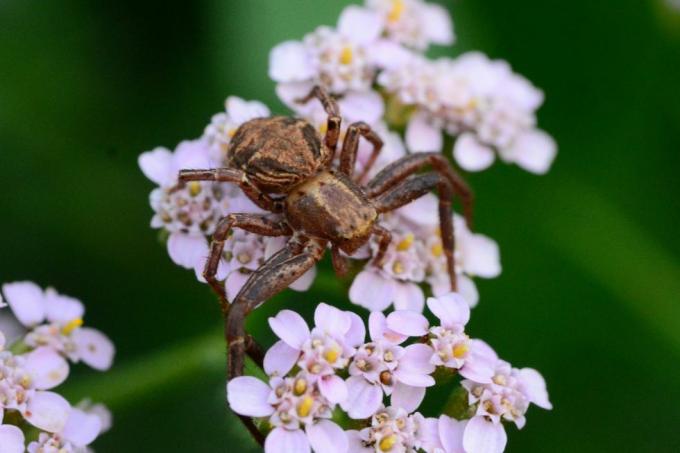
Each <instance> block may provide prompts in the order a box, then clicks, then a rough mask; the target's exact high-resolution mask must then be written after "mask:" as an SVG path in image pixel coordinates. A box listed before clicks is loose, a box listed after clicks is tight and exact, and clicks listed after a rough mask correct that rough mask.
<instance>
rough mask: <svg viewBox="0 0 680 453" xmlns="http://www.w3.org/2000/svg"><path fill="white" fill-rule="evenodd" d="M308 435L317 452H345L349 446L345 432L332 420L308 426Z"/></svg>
mask: <svg viewBox="0 0 680 453" xmlns="http://www.w3.org/2000/svg"><path fill="white" fill-rule="evenodd" d="M307 437H308V439H309V443H310V444H311V446H312V449H313V450H314V452H315V453H345V452H346V451H348V448H349V441H348V439H347V435H346V434H345V432H344V431H343V430H342V428H340V427H339V426H338V425H336V424H335V423H333V422H332V421H330V420H321V421H319V422H318V423H315V424H313V425H311V426H307Z"/></svg>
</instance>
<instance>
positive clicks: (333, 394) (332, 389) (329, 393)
mask: <svg viewBox="0 0 680 453" xmlns="http://www.w3.org/2000/svg"><path fill="white" fill-rule="evenodd" d="M318 385H319V390H320V391H321V394H322V395H323V396H324V397H325V398H326V399H327V400H328V401H330V402H331V403H333V404H339V403H342V402H343V401H345V400H346V399H347V384H345V381H343V380H342V378H340V377H339V376H336V375H334V374H332V375H329V376H323V377H321V378H320V379H319V384H318Z"/></svg>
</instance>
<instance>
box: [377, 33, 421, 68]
mask: <svg viewBox="0 0 680 453" xmlns="http://www.w3.org/2000/svg"><path fill="white" fill-rule="evenodd" d="M414 56H415V54H414V53H413V52H411V51H410V50H408V49H406V48H405V47H404V46H402V45H400V44H399V43H397V42H394V41H392V40H389V39H378V40H377V41H375V42H374V43H372V44H371V45H370V47H369V51H368V55H367V58H368V59H369V61H370V62H371V63H372V64H374V65H376V66H378V67H380V68H383V69H397V68H400V67H402V66H403V65H404V64H406V63H408V62H409V61H410V60H411V59H412V58H414Z"/></svg>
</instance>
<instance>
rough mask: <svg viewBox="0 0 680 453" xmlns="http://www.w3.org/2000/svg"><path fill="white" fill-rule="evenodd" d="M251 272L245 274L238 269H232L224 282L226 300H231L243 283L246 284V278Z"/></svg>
mask: <svg viewBox="0 0 680 453" xmlns="http://www.w3.org/2000/svg"><path fill="white" fill-rule="evenodd" d="M251 275H252V274H246V273H244V272H240V271H233V272H231V273H230V274H229V275H228V276H227V279H226V281H225V282H224V285H225V290H226V291H227V300H228V301H229V302H233V300H234V298H235V297H236V296H237V295H238V293H239V291H241V288H243V285H245V284H246V282H247V281H248V279H249V278H250V276H251Z"/></svg>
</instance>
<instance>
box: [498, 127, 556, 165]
mask: <svg viewBox="0 0 680 453" xmlns="http://www.w3.org/2000/svg"><path fill="white" fill-rule="evenodd" d="M556 155H557V144H556V143H555V140H554V139H553V138H552V137H551V136H550V135H548V134H546V133H545V132H543V131H541V130H531V131H528V132H525V133H524V134H522V135H520V136H519V137H518V138H517V139H516V140H515V142H514V143H513V144H512V146H511V147H510V148H509V149H507V150H501V156H502V157H503V159H505V160H507V161H509V162H515V163H516V164H517V165H519V166H520V167H522V168H523V169H525V170H527V171H530V172H532V173H536V174H539V175H542V174H545V173H547V172H548V170H550V166H551V165H552V163H553V160H555V156H556Z"/></svg>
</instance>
